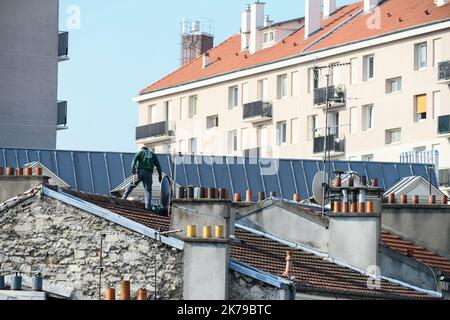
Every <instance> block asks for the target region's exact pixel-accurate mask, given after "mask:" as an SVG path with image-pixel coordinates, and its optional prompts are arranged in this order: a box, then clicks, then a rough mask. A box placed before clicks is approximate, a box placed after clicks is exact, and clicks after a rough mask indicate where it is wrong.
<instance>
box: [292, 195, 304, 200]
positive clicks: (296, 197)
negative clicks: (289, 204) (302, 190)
mask: <svg viewBox="0 0 450 320" xmlns="http://www.w3.org/2000/svg"><path fill="white" fill-rule="evenodd" d="M292 200H293V201H295V202H300V201H302V197H301V196H300V195H299V194H294V196H293V198H292Z"/></svg>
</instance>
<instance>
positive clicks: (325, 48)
mask: <svg viewBox="0 0 450 320" xmlns="http://www.w3.org/2000/svg"><path fill="white" fill-rule="evenodd" d="M317 3H319V4H317ZM323 10H324V12H321V8H320V2H319V1H306V17H305V18H304V19H303V18H301V19H298V20H293V21H288V22H286V23H278V24H272V22H271V21H269V20H265V19H264V4H263V3H260V2H256V3H254V4H253V5H252V6H251V7H250V8H248V9H247V10H245V11H244V12H243V15H242V17H243V19H242V21H243V22H242V29H241V30H242V34H241V35H237V36H233V37H231V38H230V39H228V40H226V41H225V42H224V43H222V44H220V45H219V46H217V47H215V48H214V49H212V50H210V51H209V52H208V54H206V55H204V56H203V57H201V58H199V59H197V60H196V61H193V62H192V63H191V65H190V66H187V67H184V68H182V69H180V70H177V71H176V72H174V73H173V74H171V75H169V76H167V77H166V78H164V79H162V80H160V81H159V82H157V83H155V84H153V85H151V86H150V87H148V88H146V89H144V90H143V91H142V92H141V94H140V95H139V96H138V97H137V98H135V101H136V102H137V103H138V104H139V127H138V129H137V141H136V142H137V144H138V145H140V146H141V145H146V146H150V147H152V148H154V149H155V151H157V152H164V153H167V152H174V151H175V152H182V153H196V154H207V155H208V154H220V155H229V156H242V155H249V156H255V155H258V156H262V157H279V158H321V157H323V155H324V149H325V147H326V143H325V140H326V139H325V136H328V139H327V140H328V145H327V147H328V148H329V149H330V151H331V156H332V157H333V158H335V159H346V160H355V161H356V160H359V161H360V160H363V161H371V160H376V161H394V162H398V161H399V159H400V155H401V154H402V153H403V152H409V151H426V150H427V151H438V152H439V154H440V157H439V166H440V167H441V168H450V157H448V156H446V155H450V143H449V137H450V130H449V121H450V90H449V86H448V84H449V83H450V80H449V76H450V74H449V72H448V70H449V64H450V62H449V61H450V50H449V49H448V48H450V3H448V1H433V0H427V1H418V0H414V1H405V0H391V1H386V2H381V3H378V1H370V0H366V1H362V2H357V3H354V4H352V5H348V6H345V7H341V8H336V2H335V1H331V0H330V1H325V6H324V9H323ZM249 20H250V22H249ZM255 21H256V23H255ZM289 30H290V32H289ZM355 30H360V31H359V32H357V31H355ZM280 35H282V36H280ZM258 39H259V40H258ZM233 68H234V69H233ZM208 69H210V70H208ZM327 78H328V89H327ZM327 91H328V98H329V99H330V103H329V108H328V121H327V122H326V101H327V100H326V98H327ZM326 127H327V128H329V129H328V130H326V129H325V128H326ZM327 131H328V133H327Z"/></svg>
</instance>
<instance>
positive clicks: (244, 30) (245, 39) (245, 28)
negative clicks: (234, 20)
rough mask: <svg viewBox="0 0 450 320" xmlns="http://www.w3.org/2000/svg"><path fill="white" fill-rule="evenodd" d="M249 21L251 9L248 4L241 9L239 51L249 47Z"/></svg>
mask: <svg viewBox="0 0 450 320" xmlns="http://www.w3.org/2000/svg"><path fill="white" fill-rule="evenodd" d="M250 21H251V11H250V6H247V9H245V10H244V11H242V25H241V51H246V50H248V48H249V44H250V31H251V26H250Z"/></svg>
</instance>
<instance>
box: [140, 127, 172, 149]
mask: <svg viewBox="0 0 450 320" xmlns="http://www.w3.org/2000/svg"><path fill="white" fill-rule="evenodd" d="M173 127H174V126H173V123H172V122H167V121H163V122H158V123H153V124H149V125H145V126H141V127H137V128H136V141H137V142H139V143H143V144H155V143H159V142H164V141H168V140H171V139H172V137H173V136H174V130H171V129H172V128H173Z"/></svg>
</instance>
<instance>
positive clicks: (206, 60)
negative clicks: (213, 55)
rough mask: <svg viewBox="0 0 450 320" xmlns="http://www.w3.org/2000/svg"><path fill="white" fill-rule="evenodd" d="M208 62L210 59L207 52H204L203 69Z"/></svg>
mask: <svg viewBox="0 0 450 320" xmlns="http://www.w3.org/2000/svg"><path fill="white" fill-rule="evenodd" d="M209 63H210V59H209V53H208V52H205V54H204V55H203V69H205V68H206V67H208V66H209Z"/></svg>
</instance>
